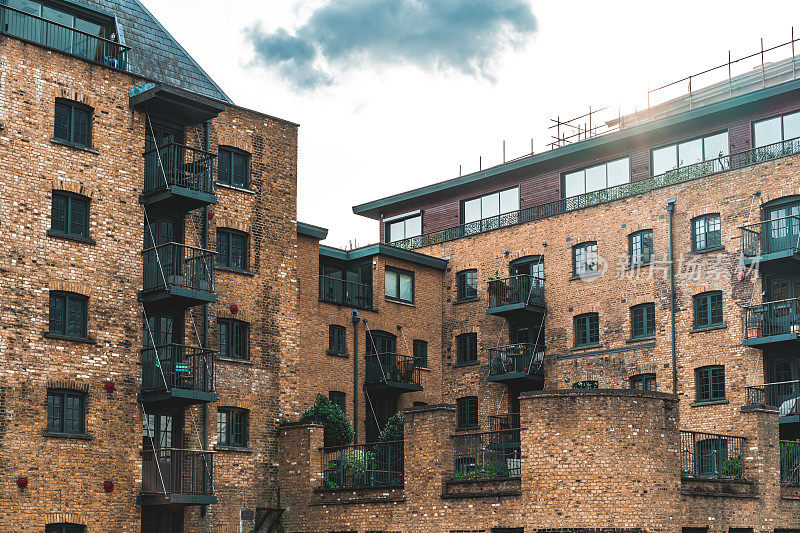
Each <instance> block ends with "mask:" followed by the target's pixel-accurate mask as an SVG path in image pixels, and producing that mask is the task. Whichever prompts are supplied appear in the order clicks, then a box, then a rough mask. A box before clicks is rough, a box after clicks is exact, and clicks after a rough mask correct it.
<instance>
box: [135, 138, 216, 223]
mask: <svg viewBox="0 0 800 533" xmlns="http://www.w3.org/2000/svg"><path fill="white" fill-rule="evenodd" d="M216 158H217V156H216V155H214V154H212V153H210V152H206V151H205V150H199V149H197V148H192V147H190V146H184V145H182V144H177V143H170V144H166V145H164V146H159V147H157V148H153V149H152V150H148V151H147V152H145V153H144V189H143V190H142V194H141V195H140V196H139V201H140V202H141V203H143V204H144V205H146V206H148V207H151V208H154V209H162V210H168V211H172V212H186V211H190V210H192V209H197V208H198V207H203V206H206V205H209V204H216V203H217V195H216V193H215V192H214V179H215V175H216V174H215V169H216Z"/></svg>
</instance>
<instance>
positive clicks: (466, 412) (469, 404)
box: [456, 396, 478, 429]
mask: <svg viewBox="0 0 800 533" xmlns="http://www.w3.org/2000/svg"><path fill="white" fill-rule="evenodd" d="M456 407H457V414H458V427H459V428H460V429H464V428H475V427H478V397H477V396H465V397H463V398H458V399H457V400H456Z"/></svg>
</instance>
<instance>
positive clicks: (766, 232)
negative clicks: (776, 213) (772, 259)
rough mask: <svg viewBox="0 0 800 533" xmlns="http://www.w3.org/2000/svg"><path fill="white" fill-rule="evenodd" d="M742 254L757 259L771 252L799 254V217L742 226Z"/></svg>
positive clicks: (791, 216)
mask: <svg viewBox="0 0 800 533" xmlns="http://www.w3.org/2000/svg"><path fill="white" fill-rule="evenodd" d="M741 229H742V254H744V256H745V257H758V256H760V255H762V254H768V253H772V252H783V251H792V252H794V253H797V252H800V216H796V215H789V216H785V217H779V218H773V219H770V220H762V221H761V222H754V223H752V224H747V225H745V226H742V228H741Z"/></svg>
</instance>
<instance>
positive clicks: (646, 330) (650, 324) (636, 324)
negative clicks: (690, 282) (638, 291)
mask: <svg viewBox="0 0 800 533" xmlns="http://www.w3.org/2000/svg"><path fill="white" fill-rule="evenodd" d="M655 334H656V304H641V305H634V306H633V307H631V338H632V339H641V338H646V337H652V336H653V335H655Z"/></svg>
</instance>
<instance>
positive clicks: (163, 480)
mask: <svg viewBox="0 0 800 533" xmlns="http://www.w3.org/2000/svg"><path fill="white" fill-rule="evenodd" d="M213 476H214V452H209V451H202V450H181V449H176V448H161V449H156V450H144V451H143V452H142V490H141V493H140V495H139V497H138V498H137V500H138V501H137V503H138V504H139V505H170V504H182V505H212V504H215V503H217V497H216V496H215V495H214V477H213Z"/></svg>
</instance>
